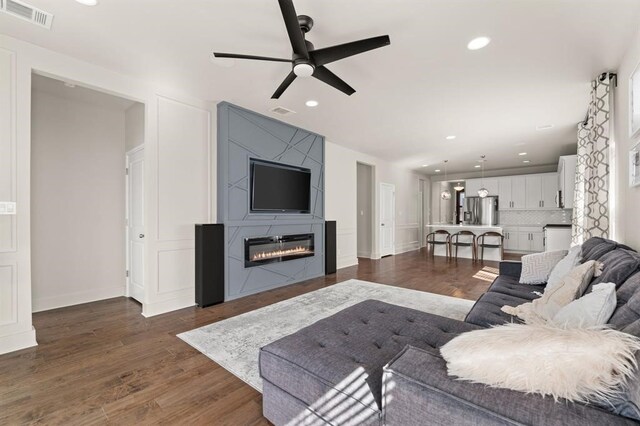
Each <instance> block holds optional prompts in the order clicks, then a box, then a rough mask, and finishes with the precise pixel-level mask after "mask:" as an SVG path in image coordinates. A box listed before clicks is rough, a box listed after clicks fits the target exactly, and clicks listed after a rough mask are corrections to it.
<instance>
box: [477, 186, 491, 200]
mask: <svg viewBox="0 0 640 426" xmlns="http://www.w3.org/2000/svg"><path fill="white" fill-rule="evenodd" d="M487 195H489V190H488V189H487V188H485V187H484V186H483V187H482V188H480V189H478V197H480V198H487Z"/></svg>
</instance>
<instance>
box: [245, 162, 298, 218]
mask: <svg viewBox="0 0 640 426" xmlns="http://www.w3.org/2000/svg"><path fill="white" fill-rule="evenodd" d="M310 193H311V170H309V169H305V168H302V167H295V166H288V165H286V164H278V163H271V162H268V161H260V160H253V159H252V160H251V211H252V212H258V213H260V212H289V213H309V212H310V210H311V207H310V204H311V200H310Z"/></svg>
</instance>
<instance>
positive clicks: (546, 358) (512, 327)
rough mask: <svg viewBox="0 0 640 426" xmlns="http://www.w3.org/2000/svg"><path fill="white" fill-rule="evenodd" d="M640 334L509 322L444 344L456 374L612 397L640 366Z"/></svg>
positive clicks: (559, 393)
mask: <svg viewBox="0 0 640 426" xmlns="http://www.w3.org/2000/svg"><path fill="white" fill-rule="evenodd" d="M637 350H640V340H639V339H638V338H636V337H634V336H632V335H630V334H627V333H623V332H620V331H616V330H612V329H608V328H602V327H597V328H573V329H563V328H559V327H552V326H548V325H539V324H538V325H526V324H507V325H503V326H498V327H494V328H489V329H486V330H475V331H470V332H467V333H462V334H461V335H459V336H457V337H455V338H453V339H452V340H451V341H450V342H449V343H447V344H446V345H444V346H443V347H442V348H440V352H441V354H442V357H443V358H444V359H445V360H446V361H447V371H448V374H449V375H450V376H457V377H458V379H460V380H468V381H471V382H475V383H483V384H486V385H489V386H492V387H499V388H507V389H513V390H517V391H521V392H537V393H540V394H542V395H550V396H552V397H553V398H554V399H556V400H557V399H558V398H565V399H567V400H570V401H576V402H589V401H599V402H602V401H606V400H607V399H608V398H610V397H612V396H614V395H615V393H616V391H617V390H618V389H619V387H620V386H621V384H622V383H623V382H624V381H625V380H626V379H627V378H628V377H629V376H631V375H632V374H634V373H635V370H636V368H637V363H636V358H635V356H634V353H635V352H636V351H637Z"/></svg>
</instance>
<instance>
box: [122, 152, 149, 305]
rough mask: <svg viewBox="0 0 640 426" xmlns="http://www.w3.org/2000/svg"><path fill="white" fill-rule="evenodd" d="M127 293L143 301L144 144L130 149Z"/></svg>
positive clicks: (128, 153)
mask: <svg viewBox="0 0 640 426" xmlns="http://www.w3.org/2000/svg"><path fill="white" fill-rule="evenodd" d="M126 168H127V179H126V180H127V184H126V186H127V188H126V190H127V208H126V216H127V217H126V231H125V232H126V234H127V273H126V276H127V296H129V297H132V298H134V299H136V300H137V301H138V302H140V303H143V301H144V232H145V231H144V145H140V146H138V147H137V148H134V149H132V150H131V151H129V152H127V164H126Z"/></svg>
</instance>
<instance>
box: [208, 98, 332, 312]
mask: <svg viewBox="0 0 640 426" xmlns="http://www.w3.org/2000/svg"><path fill="white" fill-rule="evenodd" d="M250 158H256V159H263V160H270V161H275V162H278V163H283V164H289V165H293V166H302V167H305V168H308V169H310V170H311V213H310V214H298V213H295V214H277V215H274V214H262V213H261V214H256V213H250V211H249V195H250V194H249V188H250V182H249V179H250V171H249V159H250ZM218 221H219V222H221V223H224V225H225V238H226V242H227V245H226V249H227V252H226V263H225V300H233V299H237V298H239V297H243V296H248V295H250V294H254V293H259V292H261V291H265V290H270V289H273V288H277V287H281V286H284V285H289V284H293V283H296V282H299V281H303V280H306V279H309V278H315V277H318V276H321V275H323V274H324V136H321V135H318V134H315V133H313V132H309V131H308V130H304V129H300V128H298V127H294V126H291V125H289V124H287V123H283V122H281V121H278V120H275V119H273V118H270V117H267V116H264V115H261V114H257V113H255V112H253V111H249V110H247V109H244V108H241V107H239V106H236V105H233V104H230V103H227V102H222V103H220V104H218ZM304 233H313V234H314V238H315V255H314V256H313V257H306V258H303V259H295V260H290V261H287V262H280V263H270V264H265V265H261V266H254V267H252V268H245V267H244V239H245V238H250V237H264V236H274V235H290V234H304Z"/></svg>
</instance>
